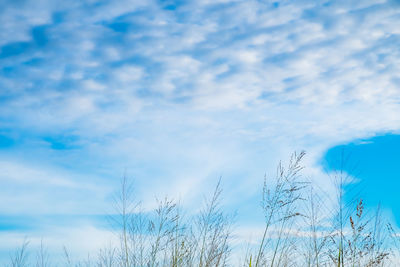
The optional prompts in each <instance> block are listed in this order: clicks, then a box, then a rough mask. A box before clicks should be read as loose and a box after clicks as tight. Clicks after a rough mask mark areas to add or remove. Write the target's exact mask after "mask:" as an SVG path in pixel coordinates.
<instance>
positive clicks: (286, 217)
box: [255, 152, 306, 267]
mask: <svg viewBox="0 0 400 267" xmlns="http://www.w3.org/2000/svg"><path fill="white" fill-rule="evenodd" d="M304 155H305V152H301V153H299V154H297V153H293V154H292V157H291V158H290V161H289V164H288V166H287V168H285V167H283V165H282V163H279V164H278V168H277V173H276V176H275V181H273V185H272V189H271V188H270V187H269V184H268V183H267V178H266V177H265V179H264V187H263V194H262V207H263V210H264V214H265V219H266V224H265V228H264V233H263V236H262V239H261V243H260V245H259V248H258V252H257V254H256V257H255V259H256V260H255V267H259V266H271V267H274V266H279V265H280V264H281V261H282V260H283V259H284V258H285V253H288V251H287V249H288V248H289V247H290V245H291V243H290V240H289V235H290V232H291V230H292V226H293V222H294V219H295V218H296V217H298V216H300V215H301V214H300V213H299V212H298V210H297V208H298V202H299V201H303V198H302V193H303V189H304V188H305V187H306V184H305V183H304V182H302V181H300V180H299V173H300V171H301V170H302V169H303V167H302V166H301V165H300V162H301V160H302V158H303V157H304ZM272 227H274V229H271V228H272ZM275 229H276V231H277V232H276V234H277V237H271V236H270V234H271V233H270V232H272V231H271V230H275ZM267 247H268V248H270V249H271V251H270V252H269V253H268V252H267V251H266V249H267ZM286 260H287V259H286Z"/></svg>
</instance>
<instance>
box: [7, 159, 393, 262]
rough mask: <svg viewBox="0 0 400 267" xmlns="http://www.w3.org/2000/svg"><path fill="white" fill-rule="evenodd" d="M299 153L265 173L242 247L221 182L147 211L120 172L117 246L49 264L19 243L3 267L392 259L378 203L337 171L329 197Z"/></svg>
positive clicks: (388, 230) (390, 235)
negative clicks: (189, 199)
mask: <svg viewBox="0 0 400 267" xmlns="http://www.w3.org/2000/svg"><path fill="white" fill-rule="evenodd" d="M303 157H304V152H302V153H299V154H296V153H294V154H293V155H292V157H291V159H290V161H289V163H288V164H287V165H286V166H283V165H282V164H279V165H278V167H277V172H276V175H275V176H274V177H272V178H268V177H265V179H264V186H263V190H262V201H261V204H262V205H261V207H262V209H263V211H264V215H265V224H264V229H263V233H262V235H261V236H259V237H258V238H257V239H256V242H251V243H248V244H247V245H246V247H247V248H246V249H245V250H244V251H243V252H240V249H239V248H238V246H237V245H234V244H237V243H238V242H237V241H238V240H235V239H236V237H235V234H234V232H235V231H234V227H235V220H234V217H233V216H231V215H230V214H228V213H226V212H225V211H224V210H223V209H222V207H221V203H220V198H221V185H220V182H218V184H217V186H216V188H215V190H214V192H213V194H212V195H211V197H210V198H209V200H208V201H207V203H206V204H205V205H204V207H203V208H202V210H201V211H200V212H199V213H197V214H196V215H195V216H194V217H190V218H187V217H186V216H183V215H182V211H181V209H180V205H179V203H176V202H174V201H172V200H169V199H163V200H160V201H158V207H157V208H156V209H155V210H154V212H153V213H151V214H149V213H148V212H143V211H142V210H141V208H140V205H139V204H138V203H137V202H135V201H134V200H133V196H134V194H133V190H132V186H131V184H130V183H129V181H128V180H127V179H126V177H124V178H123V179H122V182H121V188H120V191H119V193H118V195H117V197H116V198H115V202H114V203H115V207H114V208H115V211H116V213H115V214H116V215H113V216H111V220H112V225H113V226H114V229H115V232H116V234H117V235H118V240H119V243H118V244H117V245H110V246H109V247H106V248H104V249H101V250H100V251H99V252H98V255H96V256H95V257H91V258H88V259H87V260H84V261H79V262H73V261H72V260H71V257H70V255H69V253H68V251H67V250H66V249H65V250H64V260H63V262H61V263H58V264H55V263H52V262H50V260H49V259H50V258H49V255H48V252H47V250H46V249H45V247H44V246H43V244H41V246H40V248H39V250H38V251H37V254H36V258H35V259H33V260H32V259H29V258H28V254H27V246H28V242H24V243H23V245H22V246H21V247H20V248H19V249H17V250H16V251H15V254H13V255H12V257H11V259H10V264H9V266H12V267H26V266H35V267H50V266H68V267H83V266H85V267H156V266H171V267H191V266H196V267H219V266H221V267H222V266H243V267H261V266H263V267H264V266H268V267H281V266H282V267H288V266H310V267H311V266H316V267H319V266H321V267H322V266H335V267H356V266H357V267H361V266H363V267H367V266H398V263H399V262H397V264H396V260H398V259H399V253H398V251H399V249H398V247H397V240H396V233H395V231H394V230H393V227H392V226H391V225H390V224H389V223H388V222H385V221H384V218H382V215H381V212H380V211H379V209H378V210H377V211H374V212H373V211H367V210H366V209H365V205H364V201H363V200H362V199H361V198H357V199H355V201H353V202H352V201H345V200H344V196H345V185H346V184H347V181H346V179H347V178H348V177H347V176H346V174H345V173H343V172H340V171H339V172H337V173H335V175H333V178H334V180H335V181H336V194H335V196H332V194H326V193H323V190H321V189H320V188H316V187H315V185H314V184H313V183H310V182H307V181H306V179H304V177H302V176H301V172H302V169H303V167H302V165H301V161H302V159H303ZM239 259H240V260H239ZM32 262H33V263H32Z"/></svg>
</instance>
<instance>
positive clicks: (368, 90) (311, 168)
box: [0, 0, 400, 252]
mask: <svg viewBox="0 0 400 267" xmlns="http://www.w3.org/2000/svg"><path fill="white" fill-rule="evenodd" d="M399 47H400V3H399V2H398V1H395V0H388V1H384V0H376V1H375V0H374V1H372V0H371V1H370V0H365V1H352V0H347V1H305V0H304V1H253V0H246V1H239V0H213V1H209V0H198V1H152V0H149V1H133V0H120V1H97V0H87V1H53V0H52V1H50V0H36V1H28V0H18V1H11V0H10V1H1V2H0V169H1V174H0V182H1V186H0V214H1V217H0V218H1V219H0V239H1V240H8V242H6V243H3V242H2V243H3V244H0V250H1V251H3V252H4V251H7V250H8V249H10V246H11V245H14V244H18V242H20V240H22V239H23V238H24V237H25V236H29V237H30V238H31V239H32V240H33V241H32V242H33V243H35V240H36V243H37V241H38V240H40V239H41V238H44V239H45V240H47V242H48V243H49V244H51V245H52V246H54V247H61V246H62V244H67V245H69V246H71V247H76V248H77V251H79V250H80V249H81V248H84V249H88V250H90V249H95V247H93V242H86V243H85V242H81V239H80V238H79V237H80V236H82V234H85V235H86V236H87V237H88V240H89V239H90V238H100V239H101V240H102V241H104V240H107V239H108V238H109V236H108V235H107V233H106V232H105V231H104V229H103V228H102V227H101V226H99V224H98V223H97V221H98V219H96V218H98V216H100V217H101V215H103V214H106V213H107V212H110V211H109V208H110V199H111V196H112V194H113V192H114V191H115V189H116V188H117V185H118V180H119V178H120V177H121V176H122V175H123V173H124V172H126V173H127V174H128V176H129V177H132V178H133V179H134V181H135V185H136V192H137V198H138V199H142V200H143V203H144V206H145V208H151V207H153V206H154V196H157V195H158V196H159V195H165V194H167V195H168V196H171V197H173V198H175V199H181V200H182V202H183V203H184V206H185V208H187V209H188V210H196V208H197V203H198V202H199V199H202V198H203V196H204V194H206V193H207V192H209V191H210V190H211V188H213V186H214V185H215V183H216V181H217V180H218V177H220V176H222V178H223V184H224V189H225V192H224V197H225V200H224V204H225V205H226V206H227V207H230V208H232V209H234V208H237V209H238V212H239V215H240V214H241V215H242V216H243V217H246V216H245V215H246V210H249V208H251V210H257V208H258V206H259V195H260V190H261V185H262V181H263V176H264V173H273V171H274V168H275V166H276V164H277V162H278V161H279V160H280V159H283V160H285V159H288V158H289V155H290V154H291V152H292V151H295V150H297V151H299V150H303V149H304V150H306V151H307V153H308V154H307V158H306V161H305V164H306V165H307V168H306V170H305V175H306V176H307V177H311V178H310V179H311V180H312V181H313V182H315V183H317V184H318V185H319V186H321V187H324V188H326V190H327V191H328V192H331V190H332V186H331V184H330V182H329V179H328V177H327V175H326V174H324V168H325V169H326V168H328V170H330V169H331V168H333V167H334V166H333V165H334V164H333V163H332V164H333V165H332V166H331V165H329V166H326V163H325V165H324V164H323V163H322V162H323V161H324V158H325V157H326V158H327V160H328V162H329V160H331V159H332V158H333V157H334V156H335V153H337V151H338V150H340V149H341V145H345V146H346V147H347V148H349V149H350V150H354V158H355V159H356V160H357V161H360V162H361V163H360V166H361V167H362V168H361V169H363V171H364V173H361V174H360V176H359V177H356V178H357V179H358V180H362V181H363V183H364V184H366V185H365V188H366V189H365V193H366V194H367V197H366V199H367V201H368V199H371V205H375V204H376V203H378V202H379V200H381V201H382V203H383V204H384V205H385V207H386V209H388V210H389V211H390V210H392V209H393V211H396V210H397V211H398V210H399V209H400V206H399V203H398V201H396V197H395V193H396V192H394V190H393V189H392V188H393V185H397V183H398V181H397V179H398V178H399V177H398V176H396V174H395V171H396V169H395V165H396V160H397V161H398V159H399V156H398V154H396V153H397V152H396V151H398V150H396V151H395V150H393V148H394V147H397V148H398V147H399V143H400V141H399V138H397V137H396V134H399V130H400V116H399V115H398V114H400V89H399V86H400V77H399V73H400V69H399V68H400V67H399V66H400V64H399V63H400V49H399ZM376 136H383V137H376ZM359 140H369V141H368V142H370V143H367V144H364V143H363V144H361V143H360V141H359ZM354 142H355V143H354ZM335 151H336V152H335ZM382 155H383V156H382ZM389 155H392V156H389ZM371 162H372V163H376V165H375V164H371ZM375 167H376V168H375ZM378 175H379V178H377V176H378ZM378 189H379V190H378ZM237 196H240V197H237ZM260 214H261V211H260ZM257 216H258V215H257ZM21 218H35V219H21ZM49 218H53V219H49ZM61 218H63V219H61ZM74 218H75V219H74ZM77 218H79V219H77ZM396 218H397V217H396ZM64 220H68V221H69V220H75V221H79V222H80V223H81V224H79V226H77V225H78V224H77V223H71V224H67V225H66V224H62V223H59V222H61V221H64ZM38 222H39V223H38ZM38 224H40V225H41V227H35V225H38ZM254 224H257V223H254ZM44 226H46V227H44ZM253 226H254V225H253ZM249 227H250V226H249ZM15 229H17V230H15ZM60 233H68V235H64V236H62V235H61V234H60ZM78 240H79V241H78ZM96 240H98V239H96ZM99 243H101V242H99Z"/></svg>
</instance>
